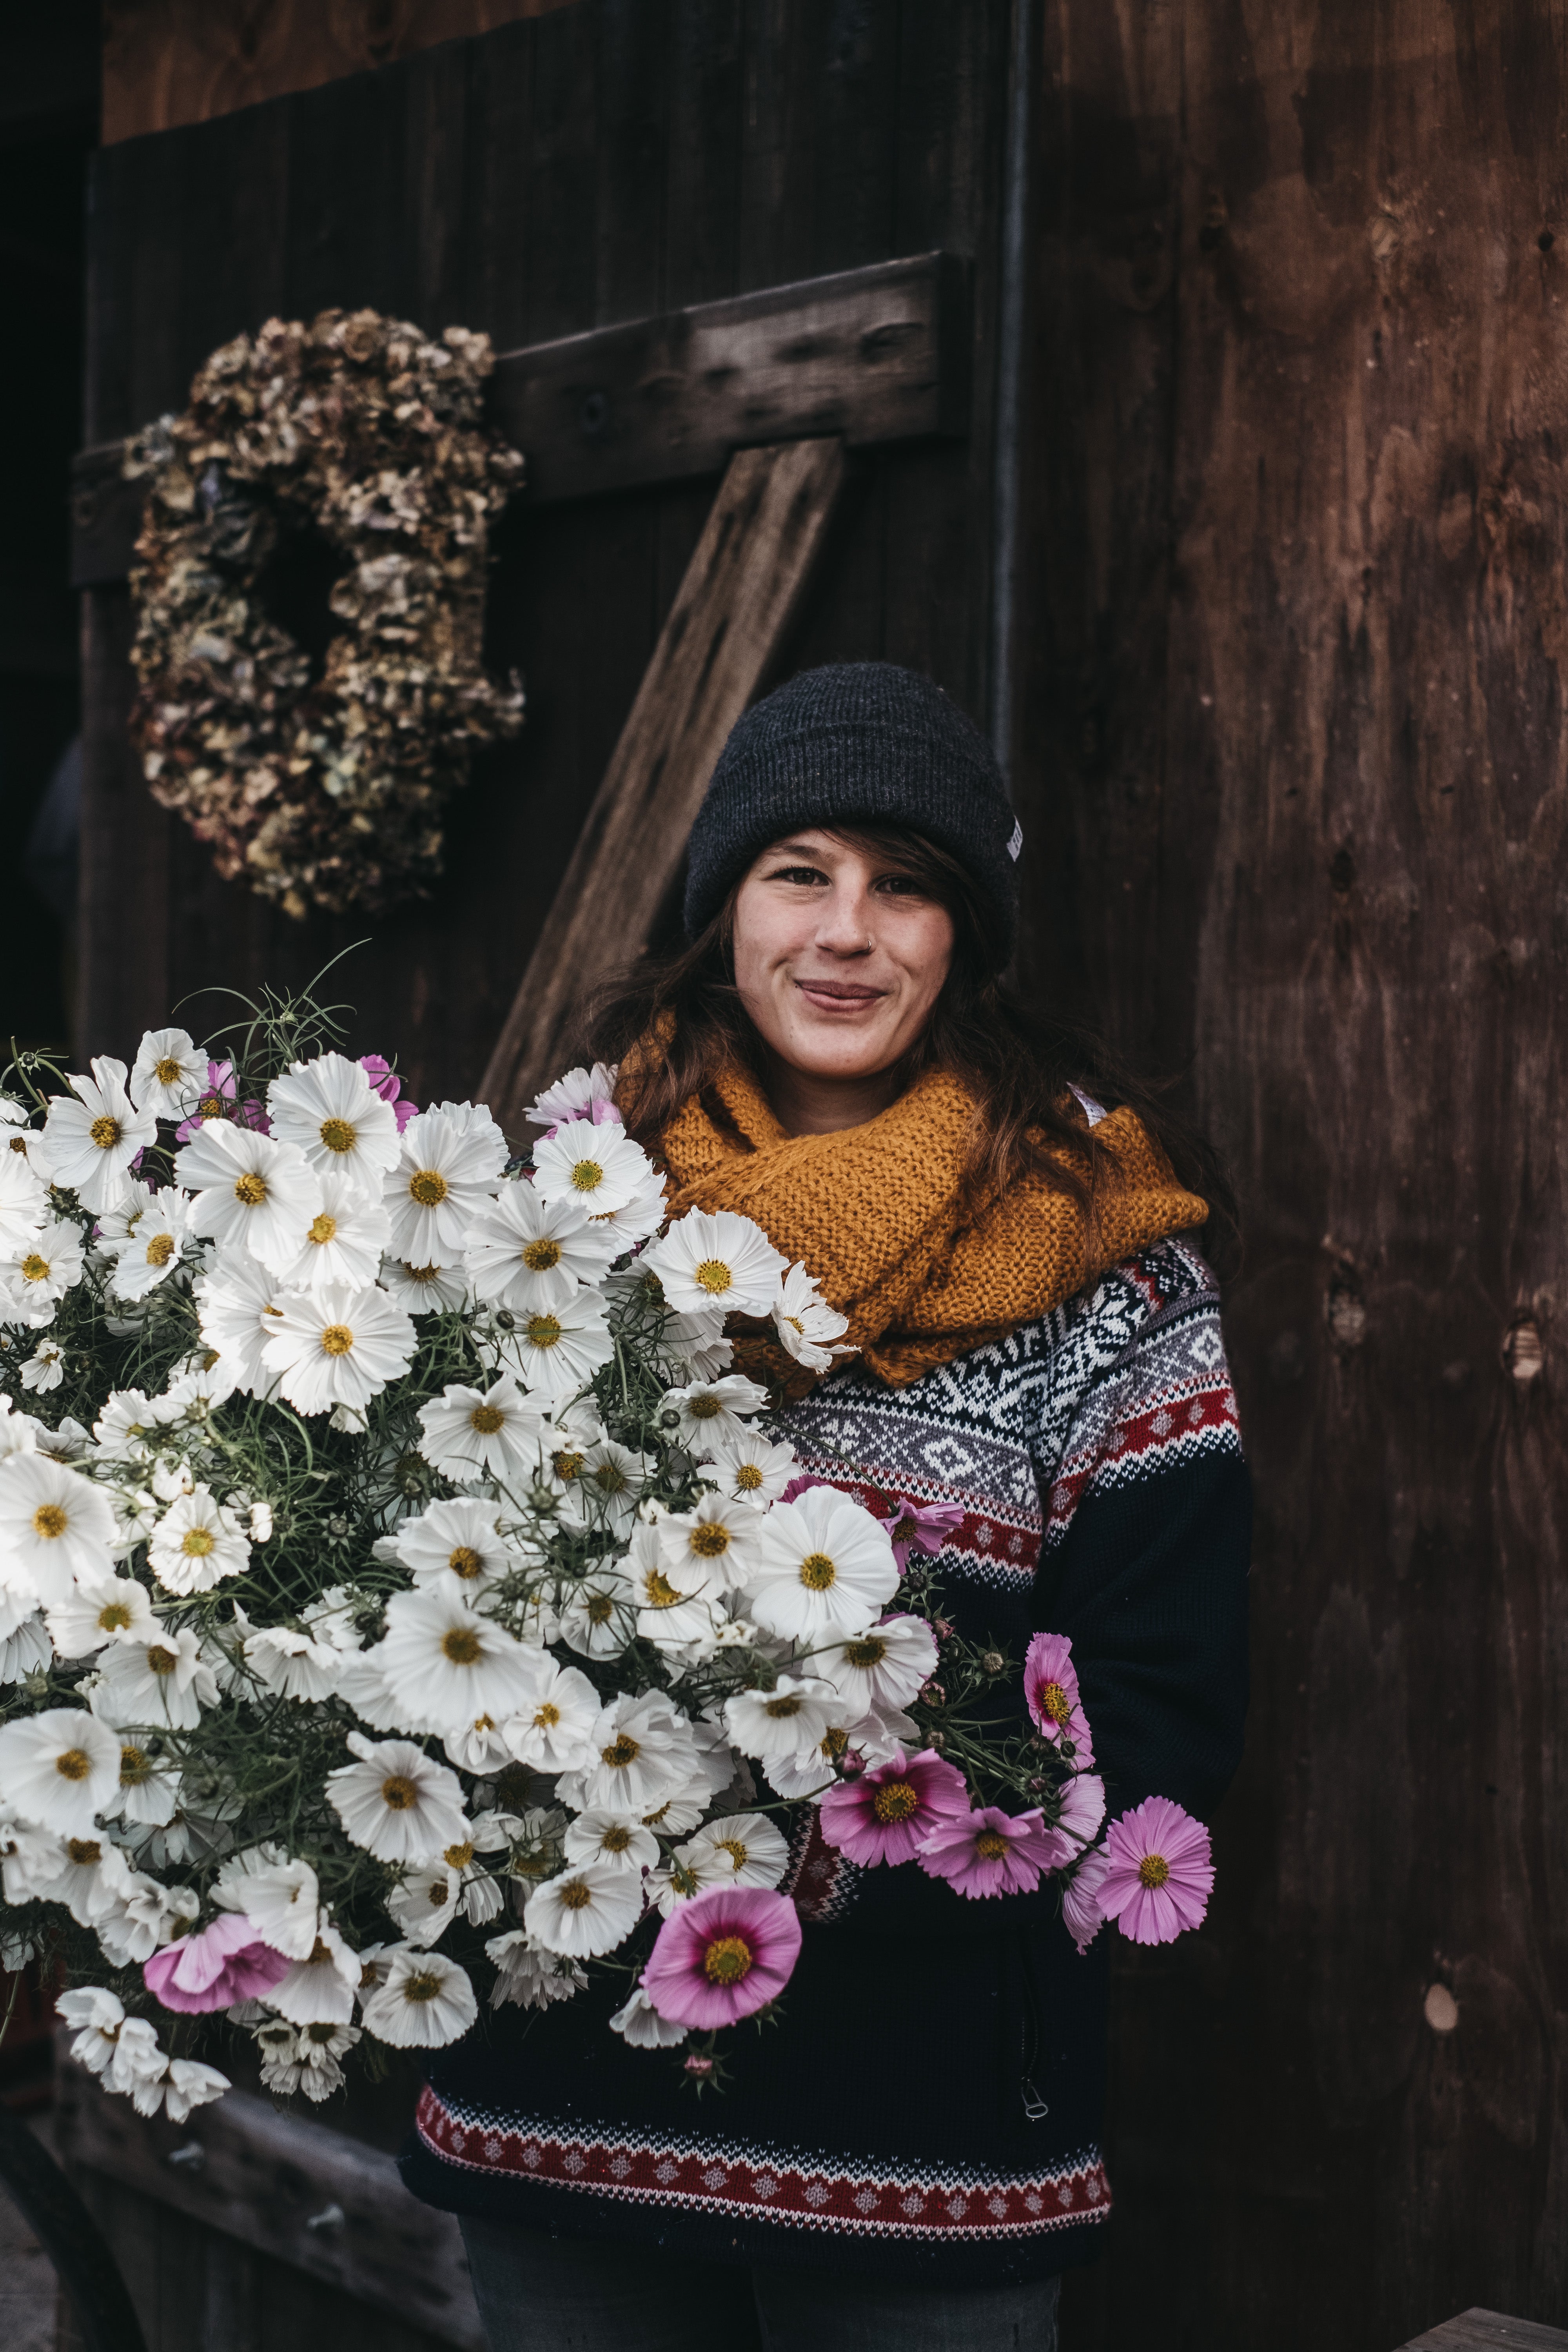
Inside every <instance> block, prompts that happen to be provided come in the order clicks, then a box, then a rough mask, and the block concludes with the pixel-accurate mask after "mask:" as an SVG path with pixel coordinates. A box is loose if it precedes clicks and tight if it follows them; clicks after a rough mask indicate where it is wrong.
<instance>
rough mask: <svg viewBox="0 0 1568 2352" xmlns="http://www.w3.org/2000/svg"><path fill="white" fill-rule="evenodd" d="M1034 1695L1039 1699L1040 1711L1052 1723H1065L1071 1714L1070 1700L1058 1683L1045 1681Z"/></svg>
mask: <svg viewBox="0 0 1568 2352" xmlns="http://www.w3.org/2000/svg"><path fill="white" fill-rule="evenodd" d="M1035 1696H1036V1697H1037V1700H1038V1701H1039V1707H1040V1713H1041V1714H1042V1715H1043V1716H1045V1717H1047V1719H1048V1720H1049V1721H1050V1722H1052V1723H1066V1722H1067V1720H1068V1717H1069V1716H1070V1715H1071V1714H1072V1701H1071V1700H1070V1699H1069V1698H1068V1695H1067V1693H1066V1691H1065V1690H1063V1688H1062V1686H1061V1685H1060V1683H1047V1684H1046V1685H1045V1687H1044V1689H1043V1690H1040V1691H1037V1693H1036V1694H1035Z"/></svg>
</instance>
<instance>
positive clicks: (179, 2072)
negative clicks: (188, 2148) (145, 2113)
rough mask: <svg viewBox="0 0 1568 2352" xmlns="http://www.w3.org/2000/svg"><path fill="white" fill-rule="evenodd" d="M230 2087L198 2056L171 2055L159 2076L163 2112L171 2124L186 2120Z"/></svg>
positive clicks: (218, 2073) (222, 2076)
mask: <svg viewBox="0 0 1568 2352" xmlns="http://www.w3.org/2000/svg"><path fill="white" fill-rule="evenodd" d="M233 2087H234V2086H233V2084H231V2083H230V2081H229V2079H228V2076H227V2075H226V2074H220V2072H219V2071H218V2069H217V2068H216V2066H208V2065H205V2064H204V2063H203V2062H202V2060H201V2059H199V2058H171V2059H170V2061H169V2071H168V2073H167V2074H165V2075H164V2077H163V2113H164V2114H165V2115H166V2116H168V2118H169V2121H170V2122H171V2123H172V2124H184V2123H188V2122H189V2121H190V2118H191V2116H193V2115H194V2113H195V2110H196V2108H197V2107H205V2106H207V2105H210V2104H211V2102H212V2101H213V2100H214V2099H221V2098H222V2096H223V2095H224V2093H225V2092H226V2091H228V2090H232V2089H233Z"/></svg>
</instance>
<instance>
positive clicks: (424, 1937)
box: [386, 1862, 493, 1948]
mask: <svg viewBox="0 0 1568 2352" xmlns="http://www.w3.org/2000/svg"><path fill="white" fill-rule="evenodd" d="M462 1883H463V1882H462V1878H461V1876H460V1874H458V1872H457V1871H455V1870H450V1869H448V1868H447V1864H446V1863H444V1862H441V1863H427V1864H426V1866H425V1868H424V1869H423V1870H417V1871H415V1872H414V1873H413V1874H411V1875H410V1876H409V1877H407V1878H405V1880H404V1881H403V1884H402V1885H400V1886H397V1887H395V1888H394V1889H393V1891H392V1893H391V1894H390V1895H388V1896H387V1898H386V1909H387V1916H388V1917H389V1918H390V1919H391V1921H392V1924H393V1926H394V1927H395V1928H396V1929H397V1931H398V1934H399V1935H400V1936H401V1937H403V1940H404V1942H405V1943H408V1944H417V1945H419V1946H420V1947H421V1948H427V1947H428V1946H430V1945H431V1944H434V1943H436V1942H437V1940H438V1939H439V1938H440V1937H442V1936H444V1935H445V1934H446V1932H447V1928H448V1927H450V1926H451V1924H452V1922H453V1920H454V1919H455V1918H456V1917H457V1916H458V1892H459V1890H460V1888H461V1886H462ZM492 1916H493V1914H492Z"/></svg>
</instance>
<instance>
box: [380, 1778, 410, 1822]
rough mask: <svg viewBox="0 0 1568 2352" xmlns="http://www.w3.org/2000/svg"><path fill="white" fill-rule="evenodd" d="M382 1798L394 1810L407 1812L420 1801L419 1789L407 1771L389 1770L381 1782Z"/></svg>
mask: <svg viewBox="0 0 1568 2352" xmlns="http://www.w3.org/2000/svg"><path fill="white" fill-rule="evenodd" d="M381 1799H382V1802H383V1804H384V1805H385V1806H386V1807H387V1808H388V1809H389V1810H390V1811H392V1812H395V1813H405V1812H406V1811H408V1809H409V1807H410V1805H416V1804H417V1803H418V1802H419V1791H418V1790H417V1789H416V1787H415V1785H414V1783H413V1781H412V1780H410V1779H409V1778H408V1775H407V1773H406V1772H389V1773H388V1774H387V1776H386V1779H385V1780H384V1781H383V1782H382V1784H381Z"/></svg>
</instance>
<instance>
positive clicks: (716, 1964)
mask: <svg viewBox="0 0 1568 2352" xmlns="http://www.w3.org/2000/svg"><path fill="white" fill-rule="evenodd" d="M756 1957H757V1956H756V1954H755V1953H754V1952H753V1951H752V1948H751V1946H750V1944H748V1943H747V1941H746V1939H745V1937H744V1936H716V1937H714V1939H713V1941H712V1942H711V1943H710V1945H709V1947H708V1949H707V1950H706V1952H704V1954H703V1955H702V1973H703V1975H704V1976H705V1977H706V1978H707V1979H708V1981H709V1983H710V1984H716V1985H732V1984H739V1983H740V1981H741V1979H742V1977H749V1976H750V1975H751V1973H752V1969H753V1968H754V1966H755V1965H756Z"/></svg>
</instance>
